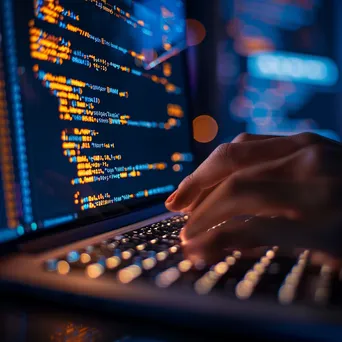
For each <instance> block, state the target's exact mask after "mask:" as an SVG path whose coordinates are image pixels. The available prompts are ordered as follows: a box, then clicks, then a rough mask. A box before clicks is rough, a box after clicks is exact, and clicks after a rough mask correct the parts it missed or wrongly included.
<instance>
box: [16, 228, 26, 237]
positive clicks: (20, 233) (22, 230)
mask: <svg viewBox="0 0 342 342" xmlns="http://www.w3.org/2000/svg"><path fill="white" fill-rule="evenodd" d="M17 233H18V234H19V235H23V234H24V233H25V230H24V227H23V226H19V227H18V228H17Z"/></svg>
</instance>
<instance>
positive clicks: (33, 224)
mask: <svg viewBox="0 0 342 342" xmlns="http://www.w3.org/2000/svg"><path fill="white" fill-rule="evenodd" d="M37 228H38V226H37V223H35V222H33V223H31V229H32V230H36V229H37Z"/></svg>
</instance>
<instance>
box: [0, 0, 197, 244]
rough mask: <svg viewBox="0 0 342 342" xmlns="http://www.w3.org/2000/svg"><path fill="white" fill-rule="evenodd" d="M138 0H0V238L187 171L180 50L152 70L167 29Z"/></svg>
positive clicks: (100, 206) (171, 182) (143, 196)
mask: <svg viewBox="0 0 342 342" xmlns="http://www.w3.org/2000/svg"><path fill="white" fill-rule="evenodd" d="M141 6H143V5H141V4H140V5H139V8H140V12H142V11H141V8H142V7H141ZM136 8H137V7H136V4H135V2H134V1H120V0H117V1H114V0H112V1H109V0H108V1H106V0H82V1H77V2H75V1H67V0H60V1H58V0H32V1H25V2H23V1H19V0H18V1H11V0H5V1H4V3H3V8H2V11H1V12H3V15H4V21H3V27H2V32H3V35H2V36H3V46H4V49H3V55H4V65H3V68H1V69H2V71H1V72H2V74H1V76H2V77H1V80H2V81H1V93H0V94H1V106H0V110H1V111H0V115H1V122H0V123H1V131H0V133H1V141H2V145H1V149H2V150H1V158H2V161H1V166H2V167H1V175H2V180H3V182H2V184H1V188H0V191H1V193H3V194H4V199H5V200H4V201H1V203H3V204H1V208H0V228H3V229H2V230H0V241H1V240H6V239H10V238H14V237H15V236H17V235H22V234H24V233H25V232H27V231H31V230H36V229H39V228H47V227H51V226H55V225H57V224H62V223H66V222H69V221H72V220H75V219H76V218H79V217H82V216H83V215H85V214H87V213H97V214H98V213H101V212H103V210H108V209H110V210H112V211H113V210H116V211H118V212H120V211H122V210H124V209H127V206H130V205H131V204H132V205H133V204H140V203H145V202H147V201H148V200H149V199H153V198H157V197H158V196H161V195H166V194H168V193H170V192H171V191H173V190H174V189H175V187H176V186H177V184H178V183H179V181H180V180H181V179H182V178H183V177H184V176H185V175H186V173H187V172H189V171H190V170H191V162H192V155H191V153H190V145H189V142H190V139H189V128H188V125H187V121H186V115H187V107H186V101H185V94H184V86H185V83H184V72H185V70H184V68H183V63H182V58H181V56H175V57H173V58H172V59H170V60H168V61H167V62H165V63H161V64H159V65H158V66H157V67H156V68H154V69H153V70H152V71H147V70H145V68H144V62H145V60H146V55H147V54H148V53H149V51H150V50H151V45H149V41H150V39H154V36H155V35H160V32H159V31H156V28H155V27H154V26H153V25H152V24H153V23H152V22H151V23H150V22H149V21H148V18H147V17H146V16H145V17H140V16H139V13H140V12H139V11H137V10H136ZM137 42H140V44H138V43H137ZM10 132H11V133H10ZM7 228H10V229H7Z"/></svg>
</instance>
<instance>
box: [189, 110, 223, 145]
mask: <svg viewBox="0 0 342 342" xmlns="http://www.w3.org/2000/svg"><path fill="white" fill-rule="evenodd" d="M193 130H194V139H195V140H196V141H198V142H200V143H208V142H210V141H212V140H214V139H215V137H216V136H217V133H218V125H217V122H216V120H215V119H214V118H213V117H211V116H210V115H200V116H198V117H197V118H195V119H194V121H193Z"/></svg>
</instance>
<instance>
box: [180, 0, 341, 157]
mask: <svg viewBox="0 0 342 342" xmlns="http://www.w3.org/2000/svg"><path fill="white" fill-rule="evenodd" d="M341 16H342V1H340V0H211V1H210V2H208V1H203V0H202V1H201V0H197V1H196V0H188V15H187V17H188V19H187V40H188V42H187V43H188V60H189V71H190V89H191V95H192V99H193V114H194V118H193V127H194V139H195V148H196V151H197V154H198V156H199V158H200V159H201V160H203V159H204V158H205V157H206V156H207V155H208V154H209V153H210V152H211V151H212V150H213V149H214V148H215V147H216V146H217V145H218V144H221V143H224V142H229V141H231V140H232V139H233V138H234V137H235V136H236V135H237V134H239V133H241V132H249V133H255V134H275V135H288V134H294V133H300V132H303V131H311V132H316V133H318V134H321V135H323V136H326V137H328V138H330V139H334V140H337V141H340V139H341V137H342V119H341V115H340V112H341V106H342V101H341V95H340V92H341V80H340V69H341V66H342V57H341V54H342V38H341V34H340V32H342V24H341Z"/></svg>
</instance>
